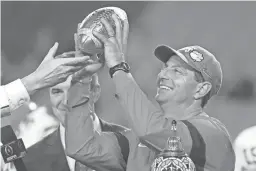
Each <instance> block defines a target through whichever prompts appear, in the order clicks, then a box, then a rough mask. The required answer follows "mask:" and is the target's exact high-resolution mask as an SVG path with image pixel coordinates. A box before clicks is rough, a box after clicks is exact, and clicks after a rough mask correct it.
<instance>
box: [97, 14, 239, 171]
mask: <svg viewBox="0 0 256 171" xmlns="http://www.w3.org/2000/svg"><path fill="white" fill-rule="evenodd" d="M115 18H116V17H115V16H114V15H113V19H114V20H115V24H116V28H115V30H114V29H113V27H111V25H110V24H109V23H108V22H107V21H106V20H104V19H102V20H101V21H102V23H103V24H104V26H105V28H106V30H107V32H108V36H105V35H102V34H100V33H98V32H96V31H94V32H93V34H94V35H95V36H96V37H97V38H98V39H100V40H101V41H102V42H103V43H104V47H105V49H104V54H105V60H106V65H107V66H108V67H109V73H110V77H111V78H112V79H113V81H114V83H115V86H116V95H117V96H116V97H117V98H118V100H119V101H120V103H121V104H122V106H123V107H124V109H125V110H126V113H127V116H128V117H129V121H131V122H130V126H131V128H132V130H133V131H134V132H135V135H136V136H137V139H138V140H139V141H140V142H139V143H144V145H146V146H147V147H148V148H145V147H144V149H143V150H142V149H139V148H136V149H135V150H136V151H134V153H135V154H134V155H131V156H132V157H129V161H128V164H127V168H129V169H127V170H149V168H150V165H151V164H152V162H153V158H152V155H153V153H152V152H156V151H158V152H159V151H161V150H163V149H164V147H165V144H166V141H167V139H168V137H170V136H171V131H170V130H171V123H172V121H173V120H176V121H177V133H178V135H179V136H180V137H181V140H182V143H183V147H184V149H185V152H186V153H187V154H189V156H190V158H191V159H192V160H193V162H194V163H195V166H196V170H197V171H224V170H225V171H233V170H234V165H235V154H234V150H233V148H232V143H231V140H230V136H229V133H228V131H227V130H226V128H225V126H224V125H223V124H222V123H221V122H220V121H218V120H217V119H215V118H212V117H210V116H208V115H207V114H206V113H205V112H204V111H203V108H204V106H205V105H206V104H207V101H208V100H209V99H210V98H211V97H212V96H214V95H216V94H217V93H218V91H219V89H220V87H221V83H222V70H221V66H220V63H219V62H218V60H217V59H216V58H215V56H214V55H213V54H212V53H210V52H209V51H208V50H206V49H205V48H203V47H200V46H189V47H185V48H182V49H179V50H175V49H173V48H171V47H168V46H166V45H162V46H159V47H157V48H156V49H155V56H156V57H157V58H158V59H160V60H161V61H162V62H163V63H164V65H165V66H164V68H163V69H162V70H161V71H160V73H159V75H158V78H157V79H158V87H157V95H156V100H157V101H158V103H159V105H160V108H158V107H156V106H154V105H153V103H152V102H151V101H150V100H148V98H147V96H146V95H145V94H144V93H143V91H142V90H141V89H140V87H139V86H138V84H137V83H136V82H135V80H134V78H133V76H132V75H131V73H130V67H129V65H128V64H127V63H126V62H125V50H126V46H127V38H128V31H129V30H128V29H127V28H126V27H123V31H122V27H121V24H120V23H119V22H118V20H117V19H115ZM122 32H123V33H122ZM140 147H141V148H143V147H142V146H140ZM141 151H143V152H141ZM131 161H132V162H131ZM135 163H136V164H135Z"/></svg>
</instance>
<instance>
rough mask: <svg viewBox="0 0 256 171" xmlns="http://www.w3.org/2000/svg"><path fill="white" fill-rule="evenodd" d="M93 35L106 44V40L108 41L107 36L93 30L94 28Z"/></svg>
mask: <svg viewBox="0 0 256 171" xmlns="http://www.w3.org/2000/svg"><path fill="white" fill-rule="evenodd" d="M92 33H93V35H94V36H95V37H96V38H98V39H99V40H100V41H102V42H103V43H104V44H106V43H107V42H108V38H107V37H106V36H105V35H103V34H101V33H99V32H97V31H95V30H93V32H92Z"/></svg>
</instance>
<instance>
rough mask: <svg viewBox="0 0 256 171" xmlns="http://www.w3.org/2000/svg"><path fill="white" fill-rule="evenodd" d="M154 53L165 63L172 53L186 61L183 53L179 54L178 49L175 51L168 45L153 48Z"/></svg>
mask: <svg viewBox="0 0 256 171" xmlns="http://www.w3.org/2000/svg"><path fill="white" fill-rule="evenodd" d="M154 54H155V56H156V57H157V58H158V59H159V60H161V61H162V62H163V63H166V62H167V61H168V60H169V59H170V57H172V56H173V55H177V56H179V57H180V58H181V59H182V60H183V61H185V62H186V63H188V60H187V58H186V57H185V56H184V55H183V54H181V53H180V52H179V51H177V50H175V49H173V48H171V47H169V46H166V45H161V46H158V47H157V48H156V49H155V52H154Z"/></svg>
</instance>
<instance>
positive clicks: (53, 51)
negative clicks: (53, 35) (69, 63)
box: [43, 42, 59, 61]
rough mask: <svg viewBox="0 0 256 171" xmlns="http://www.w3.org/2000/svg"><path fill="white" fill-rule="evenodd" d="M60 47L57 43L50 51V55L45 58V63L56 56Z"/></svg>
mask: <svg viewBox="0 0 256 171" xmlns="http://www.w3.org/2000/svg"><path fill="white" fill-rule="evenodd" d="M58 46H59V43H58V42H55V43H54V45H53V47H52V48H51V49H50V50H49V51H48V53H47V55H46V56H45V58H44V60H43V61H47V60H50V59H53V57H54V56H55V53H56V52H57V49H58Z"/></svg>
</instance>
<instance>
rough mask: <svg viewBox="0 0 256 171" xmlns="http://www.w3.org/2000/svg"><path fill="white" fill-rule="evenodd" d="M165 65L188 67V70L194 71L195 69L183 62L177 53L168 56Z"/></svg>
mask: <svg viewBox="0 0 256 171" xmlns="http://www.w3.org/2000/svg"><path fill="white" fill-rule="evenodd" d="M164 66H165V67H172V66H175V67H181V68H184V69H188V70H190V71H195V69H194V68H193V67H192V66H190V65H189V64H188V63H187V62H185V61H184V60H183V59H181V58H180V57H179V56H177V55H173V56H172V57H170V59H169V60H168V61H167V62H166V63H165V64H164Z"/></svg>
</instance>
